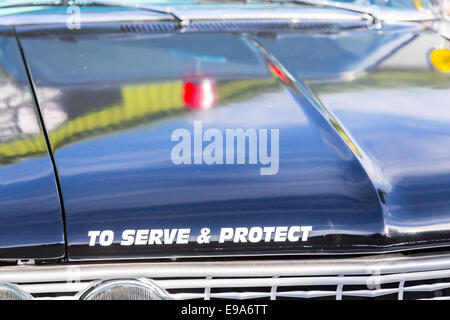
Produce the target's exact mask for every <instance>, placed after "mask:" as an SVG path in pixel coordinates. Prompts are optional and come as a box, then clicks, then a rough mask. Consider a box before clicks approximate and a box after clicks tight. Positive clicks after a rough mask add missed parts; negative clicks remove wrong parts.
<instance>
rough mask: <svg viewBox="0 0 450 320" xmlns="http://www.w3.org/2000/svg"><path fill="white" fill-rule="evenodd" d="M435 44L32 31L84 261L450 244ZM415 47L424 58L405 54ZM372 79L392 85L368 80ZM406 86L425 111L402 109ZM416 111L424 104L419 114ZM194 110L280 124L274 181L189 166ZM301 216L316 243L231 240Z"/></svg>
mask: <svg viewBox="0 0 450 320" xmlns="http://www.w3.org/2000/svg"><path fill="white" fill-rule="evenodd" d="M420 39H428V40H427V41H426V45H427V46H428V48H430V49H432V48H433V47H434V46H435V45H440V44H441V42H442V40H441V39H440V38H439V37H438V36H436V35H433V34H431V33H425V32H423V31H421V30H419V29H417V28H394V27H386V28H385V29H384V30H382V31H381V32H380V31H376V30H368V31H355V32H354V33H351V32H346V33H343V34H339V35H332V36H329V35H324V34H321V35H312V34H308V35H306V34H303V35H302V34H292V33H290V34H268V35H265V36H244V35H239V34H226V33H218V34H214V33H203V34H202V33H198V34H195V33H193V34H133V33H130V34H120V35H119V34H115V35H111V34H97V35H96V36H88V35H79V34H78V35H71V37H64V35H59V36H53V35H49V36H46V35H41V36H24V37H22V40H21V41H22V44H23V47H24V50H25V55H26V58H27V60H28V63H29V65H30V70H31V74H32V76H33V80H34V83H35V86H36V93H37V97H38V101H39V104H40V107H41V109H42V112H43V116H44V121H45V124H46V127H47V128H48V130H49V137H50V142H51V144H52V148H53V149H54V150H55V151H54V154H55V160H56V166H57V170H58V174H59V178H60V181H61V188H62V196H63V201H64V207H65V210H66V224H67V234H68V245H69V247H68V250H69V252H68V253H69V257H70V258H72V259H82V258H111V257H112V258H118V257H121V258H125V257H127V258H131V257H155V256H169V255H175V256H188V255H206V254H231V253H242V254H244V253H246V254H247V253H255V254H260V253H276V254H279V253H308V252H342V253H343V252H358V251H380V250H385V249H388V248H390V247H391V246H397V247H398V248H404V245H410V244H417V245H433V244H441V245H445V244H447V243H448V241H449V239H450V232H448V231H447V228H446V224H447V223H448V220H449V219H450V215H449V213H448V210H449V209H450V204H449V203H448V200H447V199H448V196H449V195H450V191H449V190H450V179H447V171H446V170H447V164H448V163H450V162H448V160H449V159H448V154H449V152H448V151H447V150H448V149H449V148H447V146H448V145H449V141H447V139H448V138H449V137H448V128H449V126H448V122H446V120H445V119H446V118H445V117H443V116H442V114H443V113H444V114H445V106H447V105H448V104H446V102H445V97H448V81H449V79H448V76H447V75H445V74H440V73H437V72H435V71H433V70H431V69H428V67H427V64H426V58H427V56H426V52H423V53H420V52H419V51H418V50H417V48H415V47H414V44H415V43H416V41H420ZM258 43H259V44H260V46H259V45H258ZM425 51H426V50H425ZM401 52H406V53H403V54H404V55H405V56H406V57H408V59H404V58H401V57H402V56H400V58H398V54H400V53H401ZM271 55H273V57H274V58H275V59H276V60H278V61H279V62H280V63H281V64H280V65H279V64H277V62H276V60H273V58H272V57H271ZM386 64H387V65H388V66H389V65H390V68H391V69H392V70H394V71H392V70H391V69H389V68H388V69H387V70H386V69H383V66H385V65H386ZM419 66H422V67H419ZM284 68H285V70H287V71H288V72H289V73H290V74H292V75H293V76H294V77H295V78H296V79H291V78H290V77H289V75H287V74H285V73H283V70H284ZM380 68H381V69H380ZM421 68H422V69H421ZM423 69H424V70H423ZM399 70H400V71H399ZM392 72H394V73H395V72H400V74H395V77H394V78H393V79H397V78H396V77H399V78H400V80H398V81H399V82H400V84H401V85H399V86H392V85H390V84H389V82H387V83H388V84H386V83H385V82H386V81H394V80H389V79H391V78H390V76H391V74H392ZM402 72H403V73H406V75H407V76H417V77H419V79H420V81H418V82H417V83H415V82H414V80H405V79H404V78H402V75H403V76H404V74H402ZM371 77H374V78H375V80H377V79H379V78H377V77H381V80H380V81H375V80H373V81H368V82H367V79H373V78H371ZM427 77H429V78H427ZM407 78H408V77H407ZM352 79H354V80H352ZM402 79H403V80H402ZM205 81H206V82H207V83H210V84H211V86H210V88H213V89H208V90H212V91H210V92H209V94H211V95H215V97H214V99H212V100H210V108H209V109H203V110H202V109H201V108H199V105H196V103H195V102H193V101H195V99H194V98H192V97H191V98H189V97H190V95H194V96H195V93H192V92H195V90H194V91H189V92H190V93H189V92H188V93H187V91H186V90H191V89H186V88H187V87H189V85H188V86H187V84H188V83H190V84H194V85H195V84H200V83H205ZM302 81H305V82H306V84H307V85H309V86H310V87H311V88H312V90H313V91H314V92H315V93H316V94H318V96H319V98H320V100H321V101H323V102H324V105H320V103H319V101H318V100H317V99H316V97H315V96H314V95H313V94H312V93H311V92H310V91H309V90H308V88H307V87H306V86H305V85H304V84H303V82H302ZM358 81H362V83H363V84H364V86H363V85H362V84H361V82H358ZM361 87H363V89H367V90H366V91H361V90H360V88H361ZM386 87H387V88H389V90H390V91H389V90H387V89H386ZM343 88H349V89H348V90H347V89H343ZM371 90H372V91H371ZM386 90H387V91H386ZM365 92H369V93H371V94H373V97H374V99H372V100H371V101H368V99H367V97H366V96H365V95H364V93H365ZM399 96H400V97H407V98H408V99H409V100H408V101H410V102H414V104H413V107H411V108H408V107H407V105H406V104H401V107H399V105H398V100H397V98H398V97H399ZM375 97H377V99H378V101H377V99H375ZM333 99H334V100H333ZM431 99H434V100H431ZM211 101H213V102H211ZM429 101H434V103H433V106H432V107H430V106H429V105H428V102H429ZM368 106H371V107H370V109H367V108H369V107H368ZM413 110H416V111H415V112H418V115H416V116H415V117H412V118H411V113H413V112H414V111H413ZM369 111H370V112H369ZM396 112H397V113H396ZM333 113H334V114H333ZM419 115H420V116H419ZM430 119H431V120H430ZM433 119H434V120H433ZM413 120H414V121H413ZM194 121H202V124H203V128H204V130H206V129H207V128H216V129H219V130H220V131H221V132H225V130H226V129H230V128H231V129H237V128H243V129H252V128H254V129H278V130H279V137H280V138H279V139H280V140H279V141H280V143H279V171H278V173H277V174H275V175H269V176H263V175H260V170H259V169H260V167H259V166H258V165H248V164H247V165H217V164H215V165H207V164H191V165H184V164H183V165H175V164H174V163H173V162H172V161H171V152H172V148H173V147H174V146H175V145H176V142H173V141H171V135H172V133H173V132H174V130H177V129H187V130H189V131H190V132H191V133H193V125H194ZM429 121H431V122H429ZM340 124H343V127H341V125H340ZM431 138H433V139H431ZM391 141H396V143H395V145H392V144H390V143H389V142H391ZM205 144H206V143H205ZM205 144H204V146H205ZM431 151H433V152H435V153H433V152H431ZM416 152H419V153H420V154H421V156H417V155H416ZM436 152H437V153H436ZM411 154H412V155H414V156H415V158H414V159H411V157H408V155H411ZM246 159H248V156H247V158H246ZM435 161H437V163H436V162H435ZM247 162H248V161H247ZM433 164H437V166H434V165H433ZM389 168H392V170H390V169H389ZM394 169H396V170H394ZM400 169H402V170H400ZM413 170H418V171H413ZM400 172H403V175H399V173H400ZM419 173H420V174H419ZM430 188H431V189H430ZM377 189H380V190H381V191H382V196H383V200H385V202H386V204H383V202H382V201H381V199H380V198H379V195H378V191H377ZM424 189H427V191H423V190H424ZM290 225H312V226H313V231H312V232H311V234H310V238H309V239H308V241H307V242H298V243H281V244H280V243H274V242H271V243H239V244H235V243H224V244H219V243H217V235H218V232H219V229H220V228H221V227H252V226H260V227H264V226H290ZM204 227H207V228H210V229H211V232H212V235H213V238H212V242H211V243H210V244H202V245H199V244H197V243H196V242H195V238H194V237H192V238H191V239H190V243H189V244H186V245H135V246H127V247H123V246H119V245H118V242H119V241H120V240H121V239H120V234H121V233H122V231H124V230H126V229H155V228H158V229H164V228H190V229H191V230H192V231H191V234H192V235H198V234H199V233H200V229H201V228H204ZM90 230H112V231H114V232H115V234H116V235H117V237H116V238H115V242H114V245H112V246H108V247H102V246H98V245H96V246H88V242H89V237H88V232H89V231H90Z"/></svg>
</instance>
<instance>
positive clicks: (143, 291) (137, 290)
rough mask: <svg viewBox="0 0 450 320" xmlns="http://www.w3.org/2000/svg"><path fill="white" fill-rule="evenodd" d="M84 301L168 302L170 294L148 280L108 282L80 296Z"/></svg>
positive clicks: (89, 289)
mask: <svg viewBox="0 0 450 320" xmlns="http://www.w3.org/2000/svg"><path fill="white" fill-rule="evenodd" d="M80 299H82V300H166V299H169V295H168V293H167V292H166V291H165V290H163V289H161V288H159V287H158V286H156V285H155V284H154V283H153V282H152V281H149V280H146V279H124V280H108V281H104V282H100V283H97V284H96V285H94V286H93V287H90V288H88V289H87V290H86V291H85V292H84V293H82V294H81V295H80Z"/></svg>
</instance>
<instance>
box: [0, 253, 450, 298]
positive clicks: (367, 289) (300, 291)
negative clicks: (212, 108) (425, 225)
mask: <svg viewBox="0 0 450 320" xmlns="http://www.w3.org/2000/svg"><path fill="white" fill-rule="evenodd" d="M125 278H148V279H152V280H153V281H154V283H156V284H157V285H158V286H159V287H161V288H163V289H165V290H166V291H167V292H168V293H169V296H170V298H172V299H179V300H185V299H204V300H210V299H266V300H278V299H336V300H342V299H398V300H402V299H433V300H450V254H432V255H419V256H417V255H415V256H405V255H401V254H396V255H383V256H375V257H373V256H371V257H362V258H351V259H348V258H346V259H327V258H324V259H296V260H246V261H214V262H165V263H161V262H136V263H110V264H94V263H92V264H78V265H77V264H70V265H51V266H50V265H43V266H39V265H18V266H6V267H1V268H0V283H10V284H14V285H17V286H18V287H19V288H20V289H21V290H23V291H25V292H26V293H29V294H31V295H32V296H33V297H34V298H37V299H49V298H51V299H77V298H78V296H79V295H80V293H81V292H83V291H84V290H86V289H87V288H89V287H90V286H92V285H94V284H96V283H98V282H99V281H100V280H107V279H125Z"/></svg>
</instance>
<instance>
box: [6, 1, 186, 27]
mask: <svg viewBox="0 0 450 320" xmlns="http://www.w3.org/2000/svg"><path fill="white" fill-rule="evenodd" d="M74 5H76V6H80V7H109V8H126V9H137V10H142V11H149V12H154V13H160V14H165V15H168V16H170V17H172V18H173V19H174V20H175V21H176V22H177V23H178V25H179V26H180V27H184V26H185V25H187V24H189V21H187V20H186V18H185V17H184V16H182V15H181V14H178V12H177V11H176V10H175V9H174V8H172V7H168V6H159V5H158V6H151V5H145V4H144V5H143V4H139V3H136V4H132V3H126V2H125V1H114V0H92V1H89V2H82V3H79V4H78V3H75V4H74ZM34 6H52V7H68V6H70V4H69V3H68V0H62V1H52V0H49V1H42V0H41V1H39V0H38V1H29V2H19V3H15V4H7V5H0V9H4V8H22V7H34Z"/></svg>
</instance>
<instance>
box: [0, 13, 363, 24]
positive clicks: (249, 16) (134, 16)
mask: <svg viewBox="0 0 450 320" xmlns="http://www.w3.org/2000/svg"><path fill="white" fill-rule="evenodd" d="M179 11H180V12H179V13H178V14H179V15H180V16H181V17H182V18H183V19H184V20H185V21H186V20H188V21H193V20H194V21H197V20H202V21H203V20H217V21H220V20H267V19H272V20H291V21H302V20H308V21H311V20H319V21H334V22H340V21H342V22H345V21H366V20H367V19H365V17H364V16H362V15H360V14H356V13H351V12H341V11H337V10H334V9H326V8H301V9H299V10H293V9H292V8H271V9H241V10H234V9H230V10H226V11H224V10H205V9H203V10H200V9H195V10H194V9H192V10H189V9H186V10H179ZM68 17H70V15H68V14H46V15H42V14H32V13H27V14H16V15H11V16H1V17H0V25H8V26H33V25H48V24H50V25H51V24H62V25H65V24H66V23H67V21H68ZM146 21H149V22H150V21H173V22H176V20H175V19H174V18H173V17H171V16H168V15H166V14H159V13H155V12H148V11H117V12H110V13H108V14H101V13H88V12H86V13H83V14H81V15H80V25H81V28H82V26H83V24H87V23H103V22H146ZM367 23H369V21H368V22H367Z"/></svg>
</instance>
